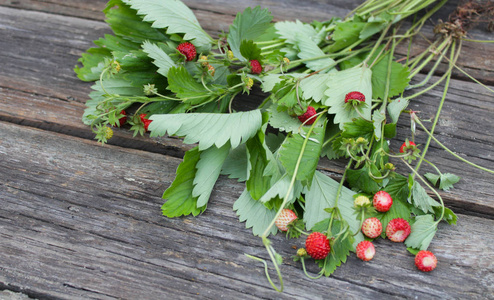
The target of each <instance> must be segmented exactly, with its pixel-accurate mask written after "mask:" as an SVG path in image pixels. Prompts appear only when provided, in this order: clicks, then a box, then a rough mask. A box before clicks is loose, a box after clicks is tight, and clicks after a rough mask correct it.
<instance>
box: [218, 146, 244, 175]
mask: <svg viewBox="0 0 494 300" xmlns="http://www.w3.org/2000/svg"><path fill="white" fill-rule="evenodd" d="M247 166H248V165H247V149H246V147H245V144H240V145H239V146H238V147H237V148H235V149H231V150H230V153H229V154H228V156H227V158H226V160H225V162H224V163H223V168H222V170H221V174H222V175H228V178H236V179H237V180H238V181H246V180H247V173H248V169H247Z"/></svg>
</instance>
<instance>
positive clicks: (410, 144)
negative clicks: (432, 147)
mask: <svg viewBox="0 0 494 300" xmlns="http://www.w3.org/2000/svg"><path fill="white" fill-rule="evenodd" d="M407 142H408V145H407ZM413 146H416V145H415V143H414V142H412V141H409V140H407V141H405V142H404V143H403V145H401V147H400V153H405V152H408V150H409V149H410V148H413Z"/></svg>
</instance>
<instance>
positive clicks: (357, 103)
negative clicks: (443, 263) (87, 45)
mask: <svg viewBox="0 0 494 300" xmlns="http://www.w3.org/2000/svg"><path fill="white" fill-rule="evenodd" d="M445 2H446V1H444V0H443V1H436V0H393V1H373V0H368V1H366V2H364V3H363V4H362V5H360V6H359V7H357V8H356V9H355V10H354V11H353V12H352V13H351V14H349V16H347V17H346V18H332V19H331V20H328V21H324V22H319V21H314V22H312V23H303V22H300V21H295V22H292V21H285V22H277V23H273V22H272V17H271V14H270V12H269V11H268V10H266V9H261V8H260V7H255V8H247V9H245V10H244V11H243V12H242V13H239V14H237V16H236V18H235V20H234V21H233V23H232V25H231V26H230V28H229V32H228V33H227V34H224V35H222V36H220V37H219V38H218V39H213V38H212V37H211V36H210V35H208V34H207V33H206V32H205V31H204V30H203V29H202V28H201V26H200V24H199V22H198V21H197V19H196V17H195V16H194V14H193V13H192V11H191V10H190V9H189V8H188V7H187V6H185V5H184V4H183V3H181V2H180V1H176V0H174V1H172V0H162V1H152V0H110V1H109V2H108V4H107V7H106V8H105V10H104V12H105V14H106V17H107V22H108V24H109V26H110V27H111V29H112V30H113V33H114V34H113V35H105V36H104V37H102V38H100V39H99V40H97V41H95V44H96V46H97V47H95V48H91V49H89V50H88V51H87V53H85V54H83V55H82V57H81V59H80V62H81V64H82V66H78V67H76V69H75V71H76V73H77V75H78V77H79V78H80V79H81V80H84V81H94V82H95V84H94V85H93V90H94V91H93V92H92V93H91V94H90V95H89V96H90V100H88V101H87V109H86V111H85V114H84V116H83V121H84V122H85V123H86V124H87V125H90V126H91V127H92V128H93V130H94V132H95V134H96V138H97V139H98V140H99V141H101V142H106V141H107V139H109V138H111V136H112V134H110V133H112V131H111V128H110V127H122V126H123V127H125V128H129V130H131V131H133V132H134V135H136V134H145V132H148V131H149V132H150V136H151V137H153V136H164V135H170V136H172V135H173V136H179V137H183V142H184V143H186V144H194V145H195V147H194V148H192V149H191V150H189V151H187V152H186V153H185V156H184V159H183V162H182V163H181V164H180V165H179V167H178V169H177V175H176V178H175V180H174V181H173V183H172V184H171V186H170V187H168V189H166V191H165V192H164V194H163V198H164V199H165V202H164V204H163V206H162V213H163V215H165V216H167V217H180V216H185V215H193V216H197V215H199V214H200V213H202V212H203V211H204V210H205V209H206V207H207V204H208V200H209V197H210V194H211V192H212V190H213V187H214V184H215V183H216V181H217V180H218V178H219V176H220V175H226V176H229V177H230V178H236V179H238V181H240V182H245V190H244V192H243V193H242V194H241V195H240V197H239V199H237V200H236V201H235V203H234V204H233V209H234V210H235V211H236V212H237V215H238V216H239V219H240V221H241V222H245V223H246V227H247V228H251V229H252V232H253V234H254V235H257V236H260V237H261V238H262V240H263V243H264V245H265V246H266V249H267V251H268V254H269V257H270V259H271V260H272V261H273V263H274V266H275V269H276V271H277V272H278V275H279V284H280V287H279V288H278V287H277V286H276V284H274V283H273V281H272V280H271V278H270V277H269V275H268V280H269V281H270V283H271V284H272V285H273V287H274V288H275V289H277V290H280V291H281V290H282V289H283V281H282V277H281V274H280V272H279V265H280V264H281V263H282V259H281V257H280V256H279V255H278V254H277V253H276V251H275V249H274V248H273V247H272V246H271V243H270V241H269V239H268V237H269V235H274V234H276V233H277V232H278V231H283V232H287V237H289V238H300V236H301V235H308V237H307V240H306V242H305V245H306V248H305V249H303V248H301V249H299V251H297V255H296V256H295V259H296V260H301V262H302V265H303V269H304V271H305V263H304V260H305V259H307V258H308V257H311V258H313V259H315V261H316V263H317V264H318V265H319V267H320V269H321V271H320V274H319V276H323V275H325V276H329V275H330V274H332V273H333V272H334V270H335V269H336V268H337V267H338V266H340V265H341V263H344V262H345V261H346V259H347V257H348V256H349V255H350V253H351V252H355V251H356V253H357V256H358V257H359V258H361V259H363V260H366V261H368V260H370V259H372V257H373V255H374V253H375V248H374V246H373V245H372V243H371V240H372V239H375V238H379V237H383V238H385V237H387V238H388V239H390V240H392V241H396V242H404V243H405V245H406V247H407V249H409V251H410V252H412V253H419V254H420V255H417V258H416V262H417V265H421V267H419V268H420V269H424V268H422V266H423V265H426V266H427V267H426V268H425V269H427V268H428V270H432V269H433V267H431V266H432V265H434V264H435V263H437V261H436V260H435V257H433V255H432V256H431V255H429V254H428V253H425V252H424V251H425V250H426V249H427V248H428V247H429V244H430V242H431V240H432V239H433V237H434V235H435V233H436V231H437V224H438V223H439V222H441V221H445V222H448V223H450V224H455V223H456V215H455V214H454V213H453V212H452V211H451V210H450V209H448V208H446V207H445V206H444V203H443V201H442V199H441V196H440V195H439V193H438V192H437V191H436V189H435V186H438V187H439V189H443V190H448V189H450V188H452V186H453V184H454V183H456V182H457V181H458V180H459V177H457V176H455V175H452V174H448V173H446V174H443V173H441V172H440V171H439V170H437V172H438V173H437V174H432V173H427V174H425V175H423V176H422V175H420V172H419V168H420V166H421V164H422V163H423V162H426V163H430V162H428V161H427V160H426V159H425V155H426V153H427V149H428V147H429V145H430V143H431V141H432V140H434V141H436V142H438V141H437V140H436V139H435V138H434V136H433V134H434V128H435V126H436V124H437V122H438V119H439V115H440V111H441V108H442V105H443V103H444V101H445V99H446V93H447V90H448V86H449V81H450V78H451V71H452V69H453V68H454V67H455V63H456V60H457V58H458V56H459V53H460V51H461V39H462V37H464V36H465V31H464V29H463V28H462V27H461V24H459V23H445V24H442V25H441V27H440V28H438V29H437V32H438V34H439V35H438V37H437V39H436V40H435V41H433V42H431V44H430V47H429V48H428V49H425V50H424V51H423V52H422V53H421V54H419V55H417V56H415V57H410V56H409V55H407V56H406V57H403V58H401V59H400V60H397V59H396V58H395V55H396V54H395V49H396V46H397V45H398V44H399V43H402V42H409V43H411V42H412V40H413V38H414V37H415V35H416V34H417V33H418V32H419V31H420V29H421V27H422V25H423V24H424V22H425V21H426V20H427V19H428V18H430V16H431V15H432V14H433V13H434V12H435V11H437V10H438V9H439V8H440V7H441V6H442V5H443V4H444V3H445ZM426 7H427V8H428V11H427V12H426V13H424V14H422V15H421V16H419V17H417V15H416V14H417V12H419V11H421V10H423V9H424V8H426ZM408 16H416V17H415V18H414V21H413V22H412V23H411V24H410V23H403V22H402V21H403V20H404V19H405V18H407V17H408ZM403 24H406V26H407V28H406V29H404V28H402V27H405V26H403ZM434 60H435V62H434V64H433V65H432V67H431V68H430V72H429V73H428V74H427V76H426V77H425V79H424V80H422V81H421V82H418V83H414V84H412V82H416V81H417V80H414V78H415V76H416V75H417V74H419V73H420V72H422V71H423V70H425V67H426V66H428V65H430V64H431V62H433V61H434ZM442 62H447V64H448V65H449V67H448V70H447V71H446V72H445V73H444V75H443V76H442V77H441V78H440V79H439V80H436V81H435V82H434V83H432V84H429V85H428V86H427V87H424V86H426V84H427V83H428V82H429V80H430V79H431V78H432V75H433V74H434V72H435V70H436V68H437V66H438V65H439V64H440V63H442ZM441 82H445V87H444V92H443V97H442V100H441V103H440V106H439V107H438V109H437V114H436V117H435V119H434V120H433V122H432V127H431V129H430V130H428V129H427V128H426V127H425V126H424V125H423V123H422V120H421V119H420V117H419V116H418V114H417V113H416V112H414V111H411V110H410V109H409V108H408V104H409V101H410V100H412V99H414V98H416V97H420V96H421V95H422V94H423V93H425V92H427V91H428V90H430V89H433V88H436V87H437V86H438V85H439V84H440V83H441ZM254 84H258V85H259V86H260V87H261V88H262V90H263V91H264V92H265V93H266V94H267V96H266V98H265V100H264V101H263V102H262V103H260V104H259V106H258V107H257V108H256V109H253V110H249V111H235V110H234V109H233V106H232V104H233V103H234V101H235V100H236V96H237V95H239V94H245V93H246V94H249V92H250V90H251V89H252V88H253V86H254ZM402 114H407V115H409V117H410V118H411V120H412V128H411V131H410V136H408V137H407V140H406V142H405V143H404V144H403V146H402V147H401V148H400V149H390V148H389V140H390V139H392V138H394V137H395V136H396V126H397V123H398V120H399V118H400V116H401V115H402ZM416 125H418V126H420V127H421V128H422V129H423V130H424V131H425V132H426V133H427V134H428V135H429V138H428V140H427V142H426V144H425V145H416V144H415V143H414V130H415V126H416ZM439 144H440V143H439ZM440 145H441V146H442V147H444V145H442V144H440ZM446 149H447V148H446ZM448 151H449V150H448ZM449 152H451V151H449ZM451 153H452V152H451ZM452 154H453V153H452ZM323 157H326V158H328V159H347V164H346V168H345V170H344V172H343V176H342V178H341V180H340V181H339V182H338V181H335V180H333V179H331V178H330V177H329V176H327V175H326V174H324V173H323V172H321V171H318V170H317V165H318V162H319V159H321V158H323ZM456 157H458V156H457V155H456ZM458 158H459V159H461V160H463V161H465V160H464V159H462V158H460V157H458ZM391 161H393V162H394V163H391ZM467 163H470V162H467ZM395 164H396V165H395ZM412 164H413V165H412ZM470 164H472V163H470ZM398 166H399V167H398ZM434 168H435V167H434ZM480 168H481V167H480ZM436 169H437V168H436ZM484 170H485V169H484ZM424 177H425V178H424ZM424 186H425V187H427V188H428V189H430V190H431V191H433V192H434V194H435V195H436V196H437V197H436V198H437V200H436V199H434V198H432V197H430V196H429V195H428V194H427V192H426V189H425V188H424ZM369 199H373V201H372V203H371V201H370V200H369ZM275 225H276V226H275ZM309 232H311V233H309ZM364 235H365V236H364ZM419 251H420V252H419ZM250 257H252V258H253V259H255V260H259V261H262V262H263V263H264V264H265V266H266V274H268V272H267V264H266V262H265V261H264V260H262V259H260V258H257V257H253V256H250ZM306 274H307V272H306ZM307 275H308V276H309V277H311V278H315V277H313V276H310V275H309V274H307Z"/></svg>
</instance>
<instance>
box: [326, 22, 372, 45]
mask: <svg viewBox="0 0 494 300" xmlns="http://www.w3.org/2000/svg"><path fill="white" fill-rule="evenodd" d="M365 25H366V23H365V22H358V21H355V20H352V21H348V22H340V23H338V25H336V28H335V30H334V33H333V35H332V36H331V37H332V40H333V41H334V42H335V43H334V44H333V45H331V47H330V49H329V52H337V51H339V50H341V49H343V48H346V47H348V46H350V45H352V44H353V43H355V42H356V41H358V39H359V36H360V32H361V31H362V29H363V28H364V27H365Z"/></svg>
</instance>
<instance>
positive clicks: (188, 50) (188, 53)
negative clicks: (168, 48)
mask: <svg viewBox="0 0 494 300" xmlns="http://www.w3.org/2000/svg"><path fill="white" fill-rule="evenodd" d="M177 50H178V52H180V53H182V54H183V55H185V60H186V61H191V60H193V59H194V58H196V55H197V52H196V47H195V46H194V45H193V44H192V43H189V42H185V43H181V44H180V45H178V46H177Z"/></svg>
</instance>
